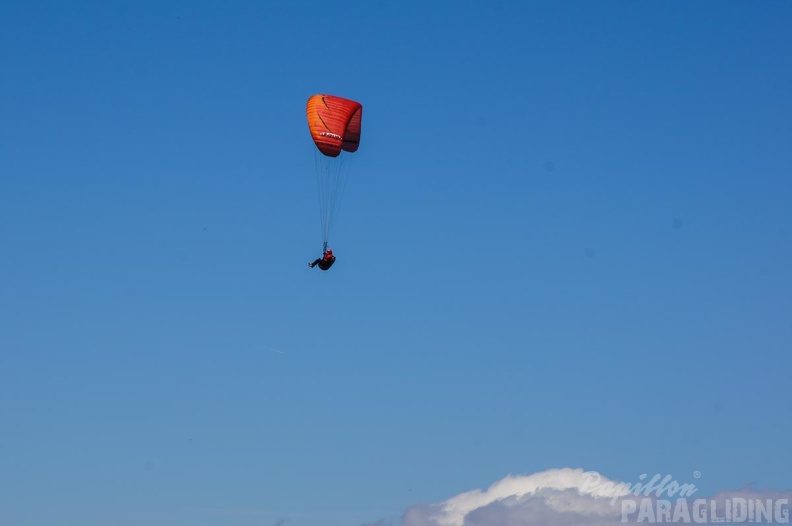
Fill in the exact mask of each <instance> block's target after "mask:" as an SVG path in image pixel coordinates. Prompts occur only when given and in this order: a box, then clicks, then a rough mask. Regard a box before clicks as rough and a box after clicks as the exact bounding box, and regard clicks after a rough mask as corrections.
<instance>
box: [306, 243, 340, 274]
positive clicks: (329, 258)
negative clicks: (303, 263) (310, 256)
mask: <svg viewBox="0 0 792 526" xmlns="http://www.w3.org/2000/svg"><path fill="white" fill-rule="evenodd" d="M333 263H335V256H334V255H333V251H332V250H331V249H329V248H328V249H327V250H325V252H324V254H322V257H320V258H316V259H315V260H314V261H311V262H310V263H308V266H309V267H311V268H314V267H315V266H317V265H318V266H319V268H320V269H322V270H329V269H330V267H332V266H333Z"/></svg>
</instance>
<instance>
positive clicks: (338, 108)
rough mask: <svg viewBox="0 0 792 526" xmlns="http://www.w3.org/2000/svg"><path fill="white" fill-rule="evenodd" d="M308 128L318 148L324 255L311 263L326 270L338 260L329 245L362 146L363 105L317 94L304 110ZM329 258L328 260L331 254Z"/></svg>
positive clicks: (317, 175)
mask: <svg viewBox="0 0 792 526" xmlns="http://www.w3.org/2000/svg"><path fill="white" fill-rule="evenodd" d="M305 113H306V117H307V118H308V130H309V131H310V132H311V139H313V142H314V145H315V146H316V149H315V150H314V154H315V158H316V179H317V186H318V190H319V214H320V218H321V227H322V243H323V244H322V258H319V259H317V260H316V261H314V262H312V263H309V264H308V266H309V267H311V268H313V267H314V266H316V265H318V266H319V268H320V269H322V270H327V269H329V268H330V267H331V266H332V265H333V263H334V262H335V256H334V255H333V251H332V250H330V249H328V248H327V243H328V241H329V238H330V234H331V232H332V228H333V223H334V220H335V218H336V216H337V215H338V212H339V208H340V207H341V199H342V197H343V194H344V188H345V186H346V179H347V176H348V174H349V164H350V161H351V160H352V158H351V154H353V153H355V152H356V151H357V150H358V147H359V146H360V128H361V121H362V118H363V106H362V105H361V104H360V103H359V102H355V101H353V100H349V99H344V98H341V97H335V96H333V95H314V96H313V97H311V98H309V99H308V104H307V105H306V109H305ZM328 254H329V256H330V258H328V259H326V258H327V257H328Z"/></svg>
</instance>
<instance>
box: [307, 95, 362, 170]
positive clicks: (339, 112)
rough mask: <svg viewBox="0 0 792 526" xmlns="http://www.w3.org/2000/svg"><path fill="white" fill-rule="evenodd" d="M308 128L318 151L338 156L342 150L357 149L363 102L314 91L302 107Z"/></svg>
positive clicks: (330, 155) (329, 155) (352, 150)
mask: <svg viewBox="0 0 792 526" xmlns="http://www.w3.org/2000/svg"><path fill="white" fill-rule="evenodd" d="M305 113H306V115H307V117H308V129H309V130H310V131H311V138H313V141H314V144H316V147H317V148H319V151H320V152H322V153H323V154H325V155H327V156H328V157H337V156H338V154H340V153H341V150H344V151H347V152H356V151H357V149H358V146H360V124H361V120H362V118H363V106H362V105H361V104H360V103H359V102H355V101H353V100H349V99H342V98H341V97H334V96H333V95H314V96H313V97H311V98H310V99H308V105H307V106H306V108H305Z"/></svg>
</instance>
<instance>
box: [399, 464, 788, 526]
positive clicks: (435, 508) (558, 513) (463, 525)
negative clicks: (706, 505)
mask: <svg viewBox="0 0 792 526" xmlns="http://www.w3.org/2000/svg"><path fill="white" fill-rule="evenodd" d="M648 482H649V480H644V481H643V483H644V484H646V483H648ZM654 487H655V488H656V487H657V485H656V484H655V486H654ZM671 487H673V486H671ZM645 488H646V486H644V488H642V489H645ZM635 489H636V488H635V486H634V485H632V484H630V485H628V484H624V483H620V482H615V481H612V480H608V479H606V478H605V477H602V476H601V475H600V474H599V473H596V472H584V471H583V470H582V469H571V468H564V469H552V470H548V471H543V472H540V473H535V474H533V475H509V476H507V477H505V478H504V479H502V480H499V481H497V482H495V483H494V484H492V485H491V486H490V487H489V488H487V489H486V490H473V491H468V492H466V493H462V494H460V495H457V496H455V497H452V498H450V499H448V500H446V501H443V502H440V503H437V504H420V505H417V506H412V507H411V508H409V509H408V510H407V511H406V512H405V513H404V516H403V517H402V525H403V526H616V525H623V524H624V520H623V519H624V518H625V516H624V515H623V508H622V503H623V502H628V501H632V502H628V504H633V502H634V503H636V504H637V507H636V506H634V507H633V508H632V509H633V510H636V509H637V510H641V509H642V508H641V504H643V505H647V506H648V507H650V508H652V509H655V510H656V509H657V508H656V506H655V505H656V504H657V502H658V499H660V500H663V499H666V500H665V501H664V502H669V501H671V502H675V501H676V500H677V499H679V498H681V497H687V499H689V500H691V502H692V499H697V498H705V497H702V496H701V495H695V496H690V495H685V494H684V492H682V493H681V494H680V493H679V492H676V493H674V492H673V491H670V492H666V491H665V490H663V491H657V492H656V493H657V494H654V493H653V492H652V491H647V494H649V495H648V496H647V495H646V494H644V493H642V492H640V491H636V493H635V494H631V490H635ZM734 497H740V498H754V499H756V498H764V499H776V501H778V499H790V501H792V492H770V491H762V492H755V491H745V490H740V491H732V492H726V491H724V492H721V493H719V494H717V495H715V496H714V497H712V498H711V499H709V500H712V501H718V502H720V503H722V502H723V501H724V500H725V499H727V498H734ZM683 504H684V503H683ZM625 509H626V508H625ZM786 509H788V506H786ZM652 513H654V512H652ZM652 516H653V515H650V517H652ZM658 517H659V515H658ZM636 518H637V515H635V514H633V515H630V516H629V517H627V522H629V523H635V522H637V520H636ZM650 522H652V521H650ZM658 522H662V521H658Z"/></svg>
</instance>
